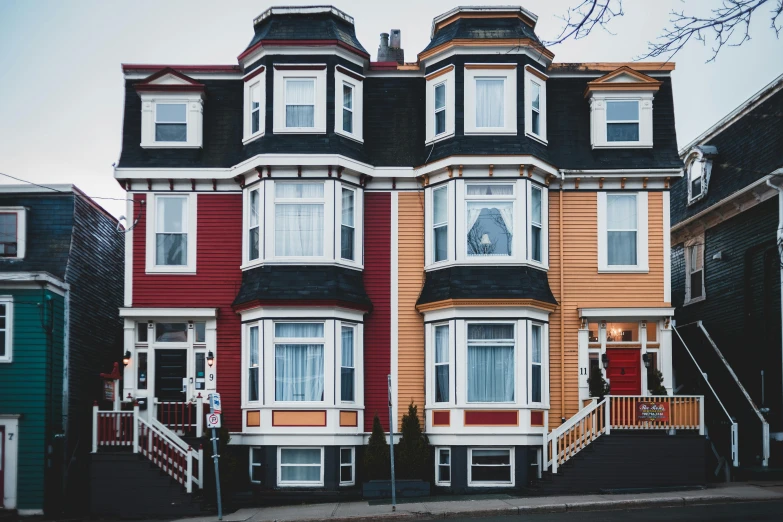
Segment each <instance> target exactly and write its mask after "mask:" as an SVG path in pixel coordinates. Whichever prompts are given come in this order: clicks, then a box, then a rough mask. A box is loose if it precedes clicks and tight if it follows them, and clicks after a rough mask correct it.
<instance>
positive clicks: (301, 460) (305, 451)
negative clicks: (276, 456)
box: [280, 448, 321, 466]
mask: <svg viewBox="0 0 783 522" xmlns="http://www.w3.org/2000/svg"><path fill="white" fill-rule="evenodd" d="M280 463H281V464H313V465H316V466H320V465H321V449H320V448H283V449H281V450H280Z"/></svg>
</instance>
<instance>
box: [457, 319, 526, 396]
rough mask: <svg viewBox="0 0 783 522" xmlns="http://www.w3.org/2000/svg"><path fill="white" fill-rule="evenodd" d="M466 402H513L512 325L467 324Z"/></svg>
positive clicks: (513, 343) (513, 342)
mask: <svg viewBox="0 0 783 522" xmlns="http://www.w3.org/2000/svg"><path fill="white" fill-rule="evenodd" d="M467 346H468V350H467V353H468V358H467V359H468V366H467V376H468V381H467V388H468V402H513V401H514V387H515V381H514V373H515V372H514V366H515V365H514V348H515V341H514V325H513V324H468V340H467Z"/></svg>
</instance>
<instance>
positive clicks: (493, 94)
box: [476, 78, 505, 128]
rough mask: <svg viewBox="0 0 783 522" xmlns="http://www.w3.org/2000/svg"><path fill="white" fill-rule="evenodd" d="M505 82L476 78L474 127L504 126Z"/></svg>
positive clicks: (498, 79)
mask: <svg viewBox="0 0 783 522" xmlns="http://www.w3.org/2000/svg"><path fill="white" fill-rule="evenodd" d="M504 98H505V80H504V79H502V78H476V127H478V128H497V127H503V126H504V114H503V111H504V110H505V108H504V103H503V101H504Z"/></svg>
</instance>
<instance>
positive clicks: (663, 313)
mask: <svg viewBox="0 0 783 522" xmlns="http://www.w3.org/2000/svg"><path fill="white" fill-rule="evenodd" d="M578 311H579V317H585V318H591V317H596V318H599V319H600V318H603V317H642V318H644V317H673V316H674V308H673V307H668V306H667V307H660V308H656V307H646V308H579V310H578Z"/></svg>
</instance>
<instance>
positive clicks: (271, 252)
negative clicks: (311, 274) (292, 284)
mask: <svg viewBox="0 0 783 522" xmlns="http://www.w3.org/2000/svg"><path fill="white" fill-rule="evenodd" d="M273 183H291V184H300V183H301V184H312V185H323V187H324V195H323V197H321V198H278V197H277V194H276V192H277V190H276V187H275V185H274V184H273V185H271V186H270V187H269V190H268V191H267V195H268V197H269V198H270V199H271V201H270V207H271V212H270V216H269V219H268V220H265V222H266V223H269V225H268V229H265V230H264V232H267V230H268V232H269V233H267V234H264V237H265V241H266V249H267V252H268V256H269V257H270V258H272V259H275V260H278V261H300V262H308V261H323V260H326V259H331V258H332V256H333V255H334V254H333V252H332V247H333V246H334V241H332V234H334V229H335V228H334V221H335V217H336V216H335V214H334V213H330V212H329V208H330V206H331V207H332V208H333V205H329V201H330V200H332V199H333V198H334V192H336V191H335V190H334V188H335V186H334V184H333V183H326V182H324V181H303V180H299V179H287V180H279V181H275V182H273ZM277 204H281V205H285V204H291V205H322V206H323V209H324V212H323V214H324V244H323V252H322V253H321V255H320V256H282V255H278V254H277V251H276V244H275V241H276V236H275V234H276V230H277V225H276V210H275V209H276V205H277ZM330 215H331V219H330ZM330 223H331V226H330Z"/></svg>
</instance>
